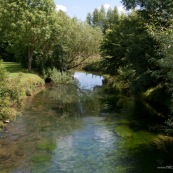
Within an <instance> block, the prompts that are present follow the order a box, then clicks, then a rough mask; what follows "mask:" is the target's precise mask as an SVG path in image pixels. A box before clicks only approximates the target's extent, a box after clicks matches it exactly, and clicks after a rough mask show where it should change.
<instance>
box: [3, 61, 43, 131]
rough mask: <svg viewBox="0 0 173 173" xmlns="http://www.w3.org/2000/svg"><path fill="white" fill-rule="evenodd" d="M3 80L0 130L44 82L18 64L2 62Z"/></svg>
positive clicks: (12, 118) (13, 117) (18, 112)
mask: <svg viewBox="0 0 173 173" xmlns="http://www.w3.org/2000/svg"><path fill="white" fill-rule="evenodd" d="M2 68H3V69H4V73H5V79H4V81H3V83H2V85H1V86H0V96H1V97H0V129H2V128H3V127H4V125H5V124H6V123H9V122H10V121H11V120H14V119H15V118H16V116H17V115H18V114H20V110H21V109H22V107H23V106H24V101H25V99H26V97H28V96H31V95H34V94H35V93H37V92H38V91H39V90H40V89H42V88H43V87H44V84H45V83H44V80H43V79H42V78H41V77H40V76H38V75H37V74H34V73H29V72H28V71H27V70H26V69H24V68H21V66H20V64H18V63H12V62H3V63H2Z"/></svg>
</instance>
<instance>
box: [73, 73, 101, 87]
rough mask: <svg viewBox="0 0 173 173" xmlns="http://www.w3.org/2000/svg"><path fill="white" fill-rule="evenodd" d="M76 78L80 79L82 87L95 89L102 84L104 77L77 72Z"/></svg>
mask: <svg viewBox="0 0 173 173" xmlns="http://www.w3.org/2000/svg"><path fill="white" fill-rule="evenodd" d="M74 78H76V79H77V80H78V81H79V87H80V88H81V89H87V90H93V88H94V87H96V86H102V84H103V83H102V81H103V77H102V76H98V75H93V74H90V73H84V72H75V73H74Z"/></svg>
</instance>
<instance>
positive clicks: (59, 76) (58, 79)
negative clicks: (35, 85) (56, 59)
mask: <svg viewBox="0 0 173 173" xmlns="http://www.w3.org/2000/svg"><path fill="white" fill-rule="evenodd" d="M43 76H44V78H45V79H46V78H51V80H52V81H53V82H54V83H55V84H65V83H72V82H73V77H72V76H71V74H70V73H68V72H60V71H58V70H57V69H56V68H53V69H47V70H46V71H43Z"/></svg>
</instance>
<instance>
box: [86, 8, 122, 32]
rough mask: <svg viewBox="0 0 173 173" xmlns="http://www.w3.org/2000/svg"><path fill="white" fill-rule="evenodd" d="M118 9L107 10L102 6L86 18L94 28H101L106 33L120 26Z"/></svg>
mask: <svg viewBox="0 0 173 173" xmlns="http://www.w3.org/2000/svg"><path fill="white" fill-rule="evenodd" d="M118 18H119V14H118V9H117V7H114V9H112V8H109V9H108V10H106V9H105V8H104V6H103V5H102V6H101V8H100V9H98V8H96V9H95V10H94V11H93V13H92V14H91V13H88V15H87V17H86V22H87V23H88V24H89V25H91V26H93V27H99V28H101V30H102V31H103V32H104V33H105V32H106V30H107V29H112V28H113V26H116V25H117V24H118Z"/></svg>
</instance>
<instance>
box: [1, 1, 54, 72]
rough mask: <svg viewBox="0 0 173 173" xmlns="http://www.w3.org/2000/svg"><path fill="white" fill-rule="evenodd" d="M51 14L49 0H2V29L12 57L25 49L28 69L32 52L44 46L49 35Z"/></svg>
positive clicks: (52, 3)
mask: <svg viewBox="0 0 173 173" xmlns="http://www.w3.org/2000/svg"><path fill="white" fill-rule="evenodd" d="M54 13H55V5H54V2H53V0H29V1H24V0H22V1H19V0H17V1H16V0H12V1H8V0H3V1H2V2H1V8H0V14H1V18H0V20H1V23H2V30H3V33H4V34H5V37H6V40H8V43H9V47H10V49H11V51H12V52H14V53H15V55H16V56H19V55H20V53H21V52H22V51H24V50H25V51H27V59H28V70H29V71H31V70H32V61H33V57H34V55H35V54H36V52H38V51H40V50H41V49H44V47H45V44H46V43H47V41H48V40H49V39H50V36H51V34H52V30H51V28H52V25H53V23H54V18H52V16H53V15H54Z"/></svg>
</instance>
